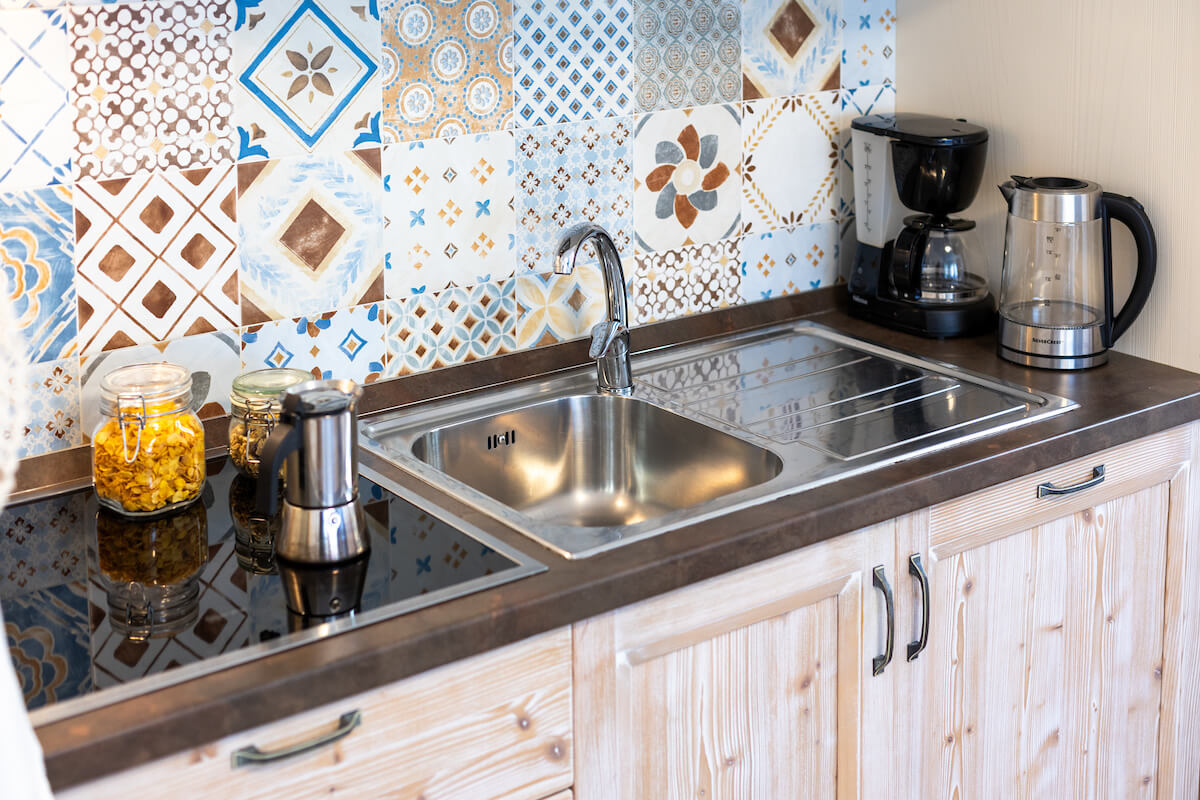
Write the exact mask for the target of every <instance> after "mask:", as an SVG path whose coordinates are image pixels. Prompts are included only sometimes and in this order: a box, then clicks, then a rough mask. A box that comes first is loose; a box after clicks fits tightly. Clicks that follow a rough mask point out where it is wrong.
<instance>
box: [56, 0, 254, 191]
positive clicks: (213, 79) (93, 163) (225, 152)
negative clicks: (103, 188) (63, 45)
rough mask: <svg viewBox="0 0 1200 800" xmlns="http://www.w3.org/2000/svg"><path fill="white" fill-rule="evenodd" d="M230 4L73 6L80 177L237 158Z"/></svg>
mask: <svg viewBox="0 0 1200 800" xmlns="http://www.w3.org/2000/svg"><path fill="white" fill-rule="evenodd" d="M231 11H232V4H231V3H229V2H226V0H177V1H176V2H162V3H147V4H143V5H121V6H87V7H80V8H76V9H73V10H72V11H71V29H70V30H71V44H72V47H73V49H74V53H73V58H72V61H71V66H72V69H73V70H74V72H75V76H74V81H73V86H72V89H71V103H72V105H73V106H74V108H75V109H76V110H77V112H78V114H77V116H76V119H75V131H76V134H77V136H78V142H77V145H76V151H75V159H74V168H75V175H76V177H80V176H82V177H90V178H108V177H114V176H118V175H133V174H134V173H135V172H137V171H139V170H152V169H168V168H172V167H175V168H187V167H192V166H204V165H208V164H211V163H213V162H215V161H222V160H229V159H230V158H232V156H233V153H234V150H233V131H232V127H231V125H230V114H231V112H232V105H231V103H230V97H229V95H230V55H231V54H230V48H229V42H228V39H229V34H230V27H231V24H232V22H233V20H232V19H231V18H230V12H231Z"/></svg>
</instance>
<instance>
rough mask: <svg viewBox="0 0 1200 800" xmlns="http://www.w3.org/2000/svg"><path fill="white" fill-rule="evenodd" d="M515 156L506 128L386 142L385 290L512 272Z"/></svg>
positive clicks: (400, 293) (427, 287)
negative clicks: (438, 137) (388, 143)
mask: <svg viewBox="0 0 1200 800" xmlns="http://www.w3.org/2000/svg"><path fill="white" fill-rule="evenodd" d="M515 155H516V150H515V145H514V143H513V136H512V134H511V133H509V132H508V131H497V132H496V133H480V134H475V135H467V136H460V137H458V138H457V139H429V140H426V141H421V142H412V143H410V144H396V145H389V146H388V147H386V148H384V155H383V169H384V176H385V180H384V190H385V191H384V196H383V202H384V219H385V223H384V225H385V231H384V237H385V241H386V242H387V247H388V250H389V252H388V257H387V269H386V275H385V288H386V289H387V296H388V297H392V298H405V297H408V296H409V295H410V294H412V293H413V292H422V291H430V292H437V291H441V290H442V289H444V288H446V287H447V286H473V285H475V284H477V283H486V282H487V281H490V280H499V279H501V278H506V277H508V276H510V275H512V273H513V269H514V268H515V266H516V261H515V255H514V252H513V250H514V238H513V228H514V226H515V224H516V217H515V215H514V213H513V195H514V191H515V184H514V173H515V170H516V162H515V160H514V159H515Z"/></svg>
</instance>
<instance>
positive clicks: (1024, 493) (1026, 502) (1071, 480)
mask: <svg viewBox="0 0 1200 800" xmlns="http://www.w3.org/2000/svg"><path fill="white" fill-rule="evenodd" d="M1191 447H1192V443H1191V433H1190V429H1189V428H1188V427H1186V426H1185V427H1180V428H1174V429H1172V430H1169V431H1164V432H1163V433H1160V434H1157V435H1155V436H1148V437H1146V438H1145V439H1139V440H1137V441H1134V442H1130V443H1129V444H1126V445H1121V446H1119V447H1113V448H1110V449H1108V450H1104V451H1101V452H1099V453H1096V454H1095V455H1093V456H1088V457H1087V458H1083V459H1078V460H1076V461H1071V462H1068V463H1066V464H1063V465H1061V466H1057V467H1052V468H1051V469H1047V470H1042V471H1040V472H1036V473H1034V474H1032V475H1027V476H1025V477H1023V478H1018V479H1017V480H1014V481H1009V482H1007V483H1002V484H1000V485H998V486H995V487H992V488H991V489H985V490H983V491H980V492H975V493H973V494H970V495H967V496H966V497H963V498H960V499H958V500H952V501H950V502H948V503H941V504H939V505H936V506H934V507H932V508H931V509H929V539H930V547H931V548H932V549H933V550H934V551H936V553H937V554H938V555H939V556H942V557H946V556H949V555H952V554H954V553H957V552H962V551H964V550H968V549H971V548H974V547H979V546H980V545H982V544H985V543H987V542H988V541H990V540H992V539H994V538H996V537H999V536H1003V535H1006V534H1009V533H1014V532H1016V531H1018V530H1021V529H1022V528H1029V527H1033V526H1035V525H1037V524H1039V523H1041V522H1046V521H1049V520H1052V519H1055V518H1057V517H1061V516H1063V515H1066V514H1071V513H1073V512H1074V511H1076V510H1077V509H1080V508H1084V507H1087V506H1090V505H1095V504H1098V503H1102V502H1105V501H1107V500H1110V499H1112V498H1114V497H1119V496H1121V495H1124V494H1128V493H1129V492H1131V491H1133V490H1135V489H1139V488H1144V487H1146V486H1151V485H1153V484H1156V483H1162V482H1164V481H1168V480H1171V479H1172V478H1173V477H1174V476H1175V475H1176V473H1178V472H1179V470H1180V469H1182V468H1183V467H1184V465H1186V464H1187V463H1188V460H1189V458H1190V457H1191ZM1101 464H1103V465H1104V467H1105V478H1104V482H1103V483H1101V484H1100V485H1099V486H1096V487H1094V488H1092V489H1087V490H1084V491H1082V492H1079V493H1077V494H1069V495H1062V496H1058V497H1044V498H1039V497H1038V496H1037V486H1038V484H1040V483H1043V482H1050V483H1053V484H1054V485H1056V486H1069V485H1072V484H1075V483H1079V482H1080V481H1083V480H1086V479H1087V478H1090V477H1091V476H1092V468H1093V467H1095V466H1097V465H1101Z"/></svg>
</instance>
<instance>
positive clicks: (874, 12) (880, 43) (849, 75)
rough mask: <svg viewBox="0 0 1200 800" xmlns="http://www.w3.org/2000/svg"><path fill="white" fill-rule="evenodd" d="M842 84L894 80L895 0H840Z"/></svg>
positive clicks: (856, 85) (857, 85)
mask: <svg viewBox="0 0 1200 800" xmlns="http://www.w3.org/2000/svg"><path fill="white" fill-rule="evenodd" d="M842 16H843V21H844V24H845V28H844V29H843V30H842V47H843V53H842V86H844V87H846V88H847V89H853V88H857V87H859V86H870V85H872V84H877V83H895V82H896V0H842Z"/></svg>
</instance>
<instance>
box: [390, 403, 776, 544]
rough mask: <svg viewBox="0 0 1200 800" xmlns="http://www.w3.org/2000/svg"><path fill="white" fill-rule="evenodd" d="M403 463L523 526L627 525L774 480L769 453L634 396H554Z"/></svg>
mask: <svg viewBox="0 0 1200 800" xmlns="http://www.w3.org/2000/svg"><path fill="white" fill-rule="evenodd" d="M412 454H413V455H414V456H415V457H416V458H418V459H420V460H421V461H423V462H425V463H426V464H428V465H429V466H431V467H433V468H434V469H437V470H439V471H441V472H443V473H445V474H446V475H448V476H450V477H451V478H454V479H455V480H458V481H461V482H462V483H464V484H466V485H467V486H470V487H471V488H472V489H475V490H477V491H479V492H481V493H482V494H484V495H486V496H488V497H490V498H492V499H493V500H495V501H497V502H499V503H502V504H504V505H506V506H508V507H509V508H511V509H514V510H516V511H518V512H520V513H522V514H524V515H525V516H527V517H529V518H530V519H532V520H539V521H543V522H550V523H557V524H560V525H571V526H578V527H614V526H623V525H634V524H637V523H639V522H643V521H645V520H648V519H654V518H655V517H660V516H663V515H664V514H667V513H670V512H671V511H676V510H679V509H686V508H691V507H693V506H698V505H701V504H703V503H707V502H708V501H710V500H714V499H716V498H719V497H723V496H725V495H727V494H731V493H733V492H736V491H739V490H741V489H746V488H748V487H751V486H757V485H758V484H760V483H763V482H765V481H768V480H770V479H771V478H774V477H775V476H776V475H778V474H779V473H780V471H781V470H782V469H783V461H782V460H781V459H780V458H779V456H777V455H775V454H774V453H772V452H771V451H770V450H767V449H765V448H762V447H759V446H758V445H755V444H751V443H750V442H746V441H743V440H741V439H738V438H736V437H734V436H730V435H729V434H727V433H723V432H721V431H718V430H716V429H714V428H710V427H708V426H707V425H702V424H700V423H698V422H693V421H692V420H690V419H687V418H686V417H682V416H680V415H678V414H675V413H672V412H670V411H666V410H664V409H662V408H659V407H658V406H655V405H651V404H650V403H647V402H645V401H643V400H639V399H637V398H633V397H617V396H614V395H602V394H585V395H571V396H567V397H560V398H556V399H554V400H547V401H545V402H541V403H535V404H534V405H530V406H525V407H524V408H517V409H514V410H512V411H508V412H505V413H501V414H492V415H489V416H486V417H482V418H479V419H474V420H470V421H468V422H460V423H458V424H456V425H448V426H446V427H442V428H438V429H437V430H433V431H430V432H429V433H426V434H424V435H422V436H420V437H418V438H417V440H416V441H415V442H413V444H412Z"/></svg>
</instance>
